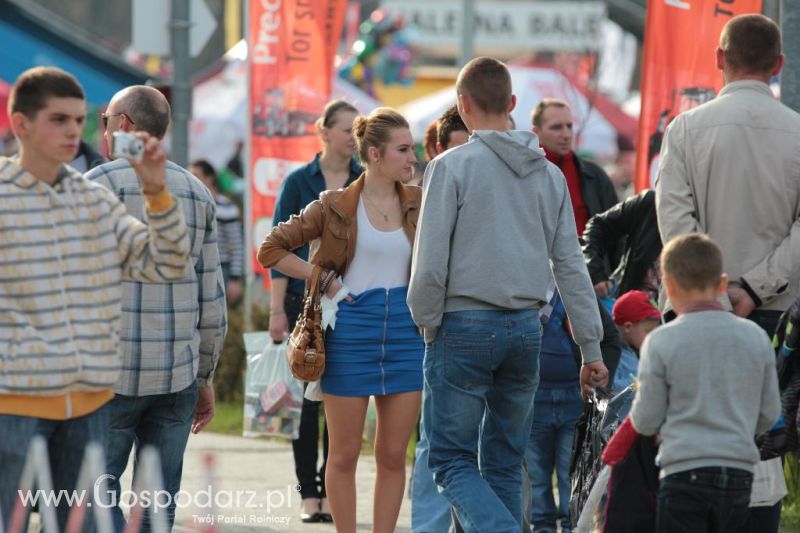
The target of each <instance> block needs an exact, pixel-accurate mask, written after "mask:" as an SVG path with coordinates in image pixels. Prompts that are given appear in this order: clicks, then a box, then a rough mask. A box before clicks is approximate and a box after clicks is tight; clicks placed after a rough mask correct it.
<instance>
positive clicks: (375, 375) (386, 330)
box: [321, 287, 425, 396]
mask: <svg viewBox="0 0 800 533" xmlns="http://www.w3.org/2000/svg"><path fill="white" fill-rule="evenodd" d="M407 292H408V287H397V288H394V289H380V288H378V289H370V290H367V291H364V292H362V293H361V294H358V295H353V294H351V295H350V296H351V297H352V298H353V301H352V302H347V301H344V300H342V301H341V302H339V311H338V312H337V314H336V329H333V330H331V329H328V330H327V331H326V334H325V356H326V361H325V373H324V374H323V375H322V383H321V385H322V392H324V393H325V394H334V395H336V396H383V395H386V394H398V393H401V392H413V391H421V390H422V359H423V357H424V354H425V345H424V343H423V340H422V336H421V335H420V334H419V333H418V332H417V327H416V325H415V324H414V321H413V320H412V319H411V312H410V311H409V310H408V304H406V294H407Z"/></svg>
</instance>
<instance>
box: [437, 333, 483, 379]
mask: <svg viewBox="0 0 800 533" xmlns="http://www.w3.org/2000/svg"><path fill="white" fill-rule="evenodd" d="M443 340H444V372H445V376H446V378H447V379H448V381H450V383H451V384H454V385H457V386H460V387H464V388H469V387H475V386H478V385H485V384H490V383H491V381H492V360H493V358H494V346H495V335H494V334H493V333H491V334H479V333H464V332H446V333H445V334H444V335H443Z"/></svg>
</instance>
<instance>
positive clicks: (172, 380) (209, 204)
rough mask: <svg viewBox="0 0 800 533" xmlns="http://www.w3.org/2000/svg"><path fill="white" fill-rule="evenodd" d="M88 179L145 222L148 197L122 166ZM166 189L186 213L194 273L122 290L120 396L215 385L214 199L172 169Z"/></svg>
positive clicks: (219, 337) (219, 330) (219, 325)
mask: <svg viewBox="0 0 800 533" xmlns="http://www.w3.org/2000/svg"><path fill="white" fill-rule="evenodd" d="M86 178H87V179H89V180H91V181H94V182H96V183H98V184H101V185H104V186H105V187H107V188H108V189H110V190H111V191H112V192H113V193H114V195H116V196H117V197H118V198H119V199H120V200H122V202H123V203H124V204H125V206H126V207H127V209H128V213H130V214H131V215H133V216H135V217H141V216H142V213H143V206H144V197H143V195H142V193H141V190H140V185H139V179H138V177H137V176H136V173H135V172H134V171H133V169H132V168H131V166H130V163H128V161H127V160H125V159H120V160H116V161H112V162H111V163H106V164H104V165H100V166H99V167H96V168H95V169H93V170H91V171H90V172H89V173H87V174H86ZM166 180H167V187H168V188H169V190H170V192H172V194H173V196H175V198H176V201H177V203H178V205H179V206H180V208H181V211H183V215H184V217H185V219H186V226H187V227H188V230H189V242H190V246H191V251H190V259H189V263H190V264H189V268H187V269H186V272H185V275H184V277H183V278H182V279H180V280H179V281H173V282H172V283H140V282H135V281H126V282H124V283H123V298H122V329H121V338H120V341H121V342H120V353H121V355H122V374H121V376H120V379H119V381H118V382H117V385H116V387H115V391H116V392H117V394H123V395H126V396H149V395H154V394H167V393H172V392H177V391H180V390H183V389H185V388H186V387H188V386H189V385H191V384H192V383H193V382H194V381H195V379H196V380H197V382H198V385H200V386H203V385H207V384H210V383H211V381H212V378H213V375H214V370H215V368H216V366H217V361H218V360H219V356H220V353H221V351H222V341H223V338H224V336H225V327H226V308H225V292H224V288H223V282H222V269H221V267H220V262H219V253H218V251H217V224H216V209H215V203H214V199H213V198H212V197H211V194H210V193H209V192H208V189H206V187H205V186H204V185H203V184H202V182H201V181H200V180H198V179H197V178H195V177H194V176H192V175H191V174H190V173H189V172H188V171H186V170H184V169H183V168H181V167H180V166H178V165H176V164H175V163H172V162H167V171H166Z"/></svg>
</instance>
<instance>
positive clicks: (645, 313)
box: [613, 291, 661, 326]
mask: <svg viewBox="0 0 800 533" xmlns="http://www.w3.org/2000/svg"><path fill="white" fill-rule="evenodd" d="M613 315H614V324H617V325H620V326H621V325H622V324H624V323H626V322H630V323H632V324H635V323H637V322H641V321H642V320H661V312H660V311H659V310H658V308H656V306H655V305H653V302H651V301H650V295H649V294H647V293H646V292H643V291H630V292H626V293H625V294H623V295H622V296H620V297H619V299H618V300H617V301H616V302H615V303H614V309H613Z"/></svg>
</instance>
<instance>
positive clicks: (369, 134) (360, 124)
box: [353, 107, 409, 164]
mask: <svg viewBox="0 0 800 533" xmlns="http://www.w3.org/2000/svg"><path fill="white" fill-rule="evenodd" d="M396 128H405V129H408V128H409V126H408V121H407V120H406V119H405V117H403V115H401V114H400V113H398V112H397V111H395V110H394V109H392V108H390V107H378V108H376V109H374V110H373V111H372V113H370V114H369V115H368V116H366V117H364V116H360V117H356V120H355V122H353V135H355V137H356V143H357V144H358V155H359V157H360V158H361V162H362V163H365V164H366V163H367V162H368V161H369V157H368V154H369V149H370V147H373V146H374V147H375V148H377V149H378V153H380V154H383V150H384V148H385V146H386V143H387V142H389V138H390V136H391V131H392V130H393V129H396Z"/></svg>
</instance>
